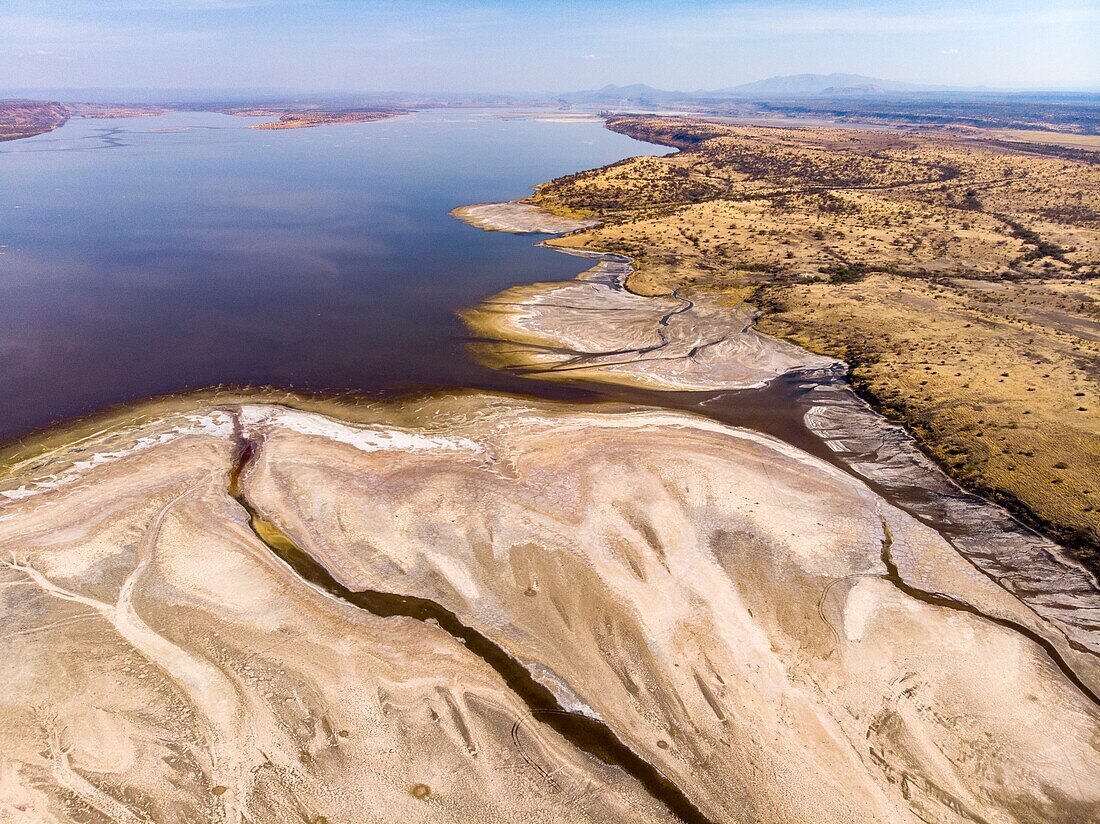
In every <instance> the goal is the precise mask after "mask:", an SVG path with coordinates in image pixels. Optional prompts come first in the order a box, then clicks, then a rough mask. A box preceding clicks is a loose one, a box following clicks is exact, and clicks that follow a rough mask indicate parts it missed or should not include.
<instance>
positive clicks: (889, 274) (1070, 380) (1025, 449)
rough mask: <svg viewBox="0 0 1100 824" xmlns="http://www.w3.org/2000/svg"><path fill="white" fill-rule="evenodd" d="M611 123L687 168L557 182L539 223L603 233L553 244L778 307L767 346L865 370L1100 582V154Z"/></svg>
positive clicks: (548, 191) (630, 166)
mask: <svg viewBox="0 0 1100 824" xmlns="http://www.w3.org/2000/svg"><path fill="white" fill-rule="evenodd" d="M608 125H609V127H610V128H612V129H614V130H616V131H620V132H623V133H625V134H629V135H631V136H633V137H637V138H640V139H644V140H650V141H654V142H660V143H665V144H668V145H670V146H676V147H678V148H680V149H681V151H680V152H679V153H677V154H673V155H669V156H666V157H661V158H650V157H646V158H634V159H630V160H626V161H623V162H621V163H618V164H614V165H612V166H609V167H606V168H603V169H598V170H594V171H591V172H582V173H579V174H575V175H570V176H567V177H563V178H560V179H558V180H555V181H552V182H550V183H547V184H545V185H543V186H541V187H540V188H539V189H538V191H537V192H536V194H535V196H534V202H536V203H538V204H539V205H541V206H543V207H545V208H547V209H549V210H551V211H554V212H556V213H558V214H562V215H570V216H574V217H591V216H597V217H599V218H600V219H601V220H602V221H603V224H602V225H601V226H600V227H598V228H595V229H590V230H587V231H584V232H581V233H577V234H573V235H569V236H567V237H563V238H559V239H556V240H554V241H551V243H552V244H554V245H559V246H563V247H572V248H582V249H588V250H599V251H606V252H616V253H620V254H625V255H629V256H631V257H632V258H634V260H635V262H636V270H635V272H634V273H633V274H632V275H631V276H630V278H629V279H628V281H627V286H628V288H629V289H630V290H631V291H634V292H636V293H638V294H642V295H652V296H657V295H669V294H671V293H672V292H674V291H677V293H678V294H685V293H689V292H691V291H694V292H695V293H698V294H706V293H707V292H719V293H723V294H724V295H725V296H726V297H727V298H728V299H733V300H747V301H750V302H752V303H754V304H756V305H758V306H760V307H762V308H763V309H764V310H765V311H764V314H763V316H762V317H761V318H760V321H759V323H760V328H761V329H763V330H764V331H767V332H771V333H773V334H777V335H780V336H783V337H787V338H789V339H791V340H794V341H796V342H798V343H800V344H802V345H804V346H807V347H809V348H810V349H812V350H814V351H816V352H819V353H822V354H827V355H831V356H835V357H840V358H843V359H845V360H847V361H848V362H849V364H850V365H851V367H852V379H853V382H854V383H855V385H856V386H857V387H858V388H859V389H861V390H862V391H864V392H865V393H866V394H867V395H869V396H870V397H871V398H872V399H873V400H874V401H875V402H876V403H877V404H879V405H880V406H881V407H882V408H883V409H884V410H885V411H887V412H888V413H890V414H892V415H894V416H896V417H898V418H900V419H902V420H904V421H905V423H906V424H907V425H908V426H909V427H910V428H911V429H912V431H913V432H914V433H915V434H916V435H917V437H918V438H919V439H920V440H921V442H922V444H923V445H924V446H925V448H926V449H928V450H929V451H930V452H931V453H932V454H933V455H935V456H936V457H937V458H938V459H939V460H940V461H941V462H942V463H943V464H944V465H945V466H946V467H948V468H949V469H950V470H951V471H952V472H953V474H954V475H955V477H957V478H959V479H961V480H963V481H965V482H967V483H968V484H970V485H971V486H973V487H975V488H978V489H981V490H984V491H986V492H988V493H990V494H992V495H993V496H994V497H996V498H997V499H999V500H1001V501H1002V502H1006V503H1010V504H1013V505H1016V506H1017V509H1018V511H1021V510H1022V511H1026V512H1027V513H1028V514H1029V515H1030V516H1032V517H1033V518H1034V519H1035V520H1037V521H1039V522H1041V523H1042V524H1044V525H1045V526H1046V527H1047V528H1048V529H1050V530H1051V531H1052V532H1053V533H1055V534H1056V535H1058V536H1059V537H1060V538H1061V539H1062V540H1064V541H1066V542H1067V543H1069V544H1071V545H1073V546H1074V547H1075V548H1076V549H1077V551H1078V552H1079V553H1080V554H1081V555H1082V556H1083V557H1085V558H1090V559H1091V561H1092V563H1093V565H1094V567H1095V565H1096V563H1097V562H1098V561H1100V558H1098V557H1097V555H1096V547H1097V544H1098V541H1100V481H1098V475H1100V390H1098V386H1097V377H1098V362H1100V361H1098V356H1100V302H1098V298H1100V295H1098V291H1097V290H1098V287H1097V281H1096V280H1095V278H1096V276H1097V275H1098V274H1100V157H1097V158H1096V160H1095V161H1090V160H1089V158H1090V157H1092V156H1091V155H1090V154H1089V153H1087V152H1081V151H1076V150H1073V151H1071V150H1067V149H1064V148H1060V147H1058V146H1049V147H1047V149H1048V150H1049V152H1050V153H1051V154H1050V155H1049V156H1048V155H1040V154H1035V153H1034V152H1035V151H1036V147H1039V148H1042V147H1041V145H1040V144H1037V143H1030V144H1027V146H1026V147H1022V148H1021V149H1020V150H1011V149H1008V148H1004V146H1003V144H1002V145H1000V146H992V145H983V144H982V143H981V142H979V141H975V140H974V136H973V135H972V134H969V133H968V135H967V137H966V139H965V140H963V139H962V138H961V137H959V136H958V135H954V136H952V135H949V134H947V133H944V134H942V135H937V134H936V133H917V132H906V133H898V132H885V131H855V130H841V129H820V128H805V129H775V128H762V127H750V126H731V125H722V124H715V123H706V122H698V121H688V120H683V119H676V118H657V117H649V118H613V119H612V120H610V121H609V122H608ZM1025 149H1026V151H1025ZM1063 155H1065V156H1063ZM1082 158H1085V159H1082Z"/></svg>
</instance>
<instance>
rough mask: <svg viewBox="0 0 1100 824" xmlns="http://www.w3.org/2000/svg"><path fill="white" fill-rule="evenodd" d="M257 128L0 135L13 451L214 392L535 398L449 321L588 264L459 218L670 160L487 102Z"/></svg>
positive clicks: (199, 123)
mask: <svg viewBox="0 0 1100 824" xmlns="http://www.w3.org/2000/svg"><path fill="white" fill-rule="evenodd" d="M255 122H260V121H259V119H244V118H237V117H230V116H227V115H218V114H207V113H173V114H168V115H165V116H162V117H151V118H136V119H125V120H73V121H71V122H70V123H69V124H67V125H66V126H64V127H63V128H61V129H59V130H57V131H55V132H52V133H50V134H45V135H40V136H38V137H35V138H31V139H28V140H20V141H14V142H10V143H0V387H2V388H3V392H2V396H0V440H10V439H12V438H15V437H19V436H20V435H22V434H24V433H26V432H27V431H29V430H31V429H34V428H38V427H41V426H44V425H46V424H49V423H51V422H54V421H57V420H60V419H65V418H69V417H73V416H76V415H81V414H85V413H88V412H93V411H95V410H98V409H102V408H104V407H106V406H109V405H111V404H115V403H120V402H124V401H129V400H134V399H137V398H142V397H147V396H151V395H159V394H164V393H170V392H176V391H180V390H185V389H194V388H200V387H207V386H213V385H219V384H230V385H252V386H277V387H285V388H294V389H298V390H301V391H340V390H352V391H357V392H363V393H375V392H380V391H387V392H389V391H401V390H406V389H409V390H411V389H415V388H423V387H448V386H468V387H483V388H490V389H512V390H515V389H519V388H526V389H528V390H530V389H531V388H533V387H532V384H535V383H540V382H535V381H523V380H521V379H518V378H514V377H511V376H508V375H502V374H498V373H494V372H491V371H489V370H486V369H483V368H482V367H480V366H478V365H477V364H475V363H474V362H473V361H472V360H471V359H470V358H469V357H468V355H467V354H466V351H465V346H464V337H465V331H464V329H463V326H462V324H461V322H460V321H459V320H458V319H457V318H456V316H455V312H456V311H458V310H460V309H463V308H465V307H468V306H471V305H473V304H475V303H477V302H478V301H480V300H481V299H482V298H485V297H487V296H489V295H491V294H493V293H495V292H497V291H499V290H500V289H502V288H505V287H506V286H510V285H513V284H517V283H530V282H532V281H536V280H552V279H564V278H568V277H572V276H574V275H575V274H577V273H579V272H580V271H582V270H583V269H585V268H587V266H588V265H589V264H587V263H586V262H585V261H584V260H581V259H578V258H573V257H569V256H566V255H562V254H558V253H556V252H552V251H550V250H546V249H541V248H534V247H533V244H534V243H535V242H536V241H537V240H538V238H537V237H532V236H530V235H527V236H514V235H504V234H500V233H489V232H484V231H482V230H479V229H475V228H472V227H469V226H467V225H465V224H463V223H461V222H460V221H458V220H456V219H454V218H452V217H450V216H449V215H448V212H449V211H450V210H451V209H452V208H453V207H455V206H458V205H462V204H466V203H474V202H484V201H499V200H507V199H511V198H516V197H522V196H524V195H526V194H528V193H529V191H530V187H531V186H532V185H533V184H536V183H539V182H541V181H544V180H548V179H550V178H552V177H556V176H558V175H562V174H566V173H569V172H574V171H577V170H579V169H585V168H591V167H594V166H601V165H604V164H606V163H610V162H613V161H616V160H619V159H621V158H624V157H629V156H632V155H639V154H665V153H667V152H668V151H669V150H668V149H667V148H664V147H660V146H652V145H649V144H644V143H640V142H638V141H635V140H632V139H630V138H627V137H624V136H622V135H618V134H615V133H613V132H609V131H607V130H606V129H604V128H603V125H602V123H598V122H568V123H563V122H552V121H550V120H547V119H545V118H543V119H538V118H532V117H516V116H514V115H508V116H505V115H504V114H503V113H501V112H494V111H476V110H435V111H427V112H421V113H417V114H414V115H411V116H407V117H401V118H397V119H394V120H388V121H381V122H377V123H364V124H345V125H337V126H329V127H321V128H314V129H294V130H286V131H274V132H272V131H257V130H254V129H249V128H247V127H248V125H249V124H251V123H255ZM540 390H541V393H542V394H546V393H547V392H553V391H555V390H554V389H553V388H548V387H545V386H541V387H540Z"/></svg>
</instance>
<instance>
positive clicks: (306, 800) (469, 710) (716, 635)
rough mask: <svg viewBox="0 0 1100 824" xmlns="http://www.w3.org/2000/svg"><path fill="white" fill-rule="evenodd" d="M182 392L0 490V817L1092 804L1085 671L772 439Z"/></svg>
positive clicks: (506, 404)
mask: <svg viewBox="0 0 1100 824" xmlns="http://www.w3.org/2000/svg"><path fill="white" fill-rule="evenodd" d="M204 404H206V402H202V403H198V402H196V403H195V404H193V405H192V406H191V408H189V409H185V410H182V411H180V412H178V413H171V414H169V413H162V414H159V415H157V416H155V417H152V418H148V417H146V418H144V419H143V420H141V421H138V420H135V421H134V422H132V423H130V424H128V425H126V426H121V425H113V426H111V427H109V428H107V429H106V430H104V431H100V432H95V433H92V434H90V435H89V436H87V437H84V438H83V439H81V440H80V442H79V443H78V444H76V445H74V446H64V445H55V446H54V447H53V448H52V450H51V451H50V452H48V453H44V454H43V455H41V456H38V457H35V458H31V459H26V460H25V461H24V463H23V464H22V465H21V466H20V467H19V470H18V472H17V473H15V474H14V475H9V477H7V478H5V480H4V481H3V484H2V487H3V489H4V490H6V491H7V492H8V493H10V494H8V495H6V496H5V501H4V502H3V503H2V505H0V547H2V551H3V569H2V570H0V573H2V580H3V587H2V588H0V603H2V604H3V606H2V610H3V616H4V626H5V633H4V635H3V641H2V643H3V646H4V654H5V658H6V660H8V661H9V662H12V663H11V665H10V666H8V667H6V668H5V670H4V673H3V676H2V679H3V680H2V681H0V684H2V686H0V703H2V705H3V713H4V717H5V719H6V722H5V724H4V725H3V727H2V729H0V735H2V736H3V756H2V757H0V758H2V761H0V776H2V780H0V805H2V809H3V810H4V817H5V818H6V819H7V820H13V821H20V820H24V821H30V820H33V821H50V820H58V821H78V820H79V821H83V820H97V819H100V818H104V819H113V820H120V821H145V820H156V821H185V820H225V821H244V820H252V821H257V820H263V821H276V820H280V821H281V820H306V821H333V822H335V821H342V820H382V821H429V820H431V821H469V820H492V821H562V820H599V821H608V820H631V821H673V820H675V818H674V814H673V812H672V810H676V811H677V813H676V814H677V815H678V816H679V817H680V818H681V819H684V820H689V821H712V822H718V821H722V822H726V821H731V822H732V821H785V822H789V821H814V822H825V821H845V822H848V821H853V820H857V821H919V820H926V821H927V820H935V821H973V820H985V821H1084V820H1091V819H1093V818H1095V817H1096V816H1097V815H1098V814H1100V758H1098V757H1097V756H1098V752H1097V746H1098V745H1097V742H1098V741H1100V709H1098V707H1097V703H1096V691H1097V689H1098V687H1100V668H1098V667H1097V665H1096V661H1095V657H1094V656H1092V655H1091V654H1090V653H1087V652H1082V651H1080V650H1077V649H1073V648H1071V647H1070V645H1068V644H1067V642H1066V639H1065V637H1064V635H1063V634H1062V632H1061V631H1060V630H1059V629H1058V627H1057V626H1056V625H1055V624H1054V623H1052V622H1051V621H1049V620H1048V619H1046V618H1044V617H1042V616H1041V615H1038V614H1036V613H1035V612H1034V611H1033V610H1032V609H1030V608H1029V607H1028V606H1027V605H1025V604H1024V603H1022V602H1021V601H1019V600H1018V599H1017V598H1016V597H1014V596H1013V595H1012V594H1011V592H1010V591H1009V590H1007V589H1005V588H1003V587H1000V586H998V585H997V584H996V583H995V582H994V581H993V580H991V579H990V578H988V577H986V576H985V575H983V574H981V573H980V572H978V571H976V570H975V569H974V567H973V566H971V564H969V563H968V562H967V561H966V560H965V559H963V558H962V557H961V556H960V555H959V554H958V553H957V552H956V551H955V549H954V548H953V547H952V546H951V545H950V544H949V543H947V542H946V541H945V540H944V539H943V538H942V537H941V536H940V535H938V534H937V533H936V532H935V531H933V530H932V529H930V528H928V527H926V526H923V525H922V524H920V523H918V522H917V521H916V520H914V519H913V518H912V517H910V516H908V515H906V514H905V513H904V512H902V511H900V510H898V509H896V508H895V507H893V506H891V505H890V504H889V503H887V502H886V501H885V500H884V499H882V498H880V497H879V496H877V495H876V494H875V493H874V492H872V491H871V490H870V489H869V488H868V487H867V486H866V485H864V484H863V483H862V482H860V481H859V480H858V479H856V478H854V477H852V476H851V475H849V474H847V473H844V472H842V471H840V470H838V469H836V468H834V467H832V466H830V465H828V464H826V463H823V462H822V461H819V460H817V459H814V458H812V457H810V456H808V455H806V454H805V453H802V452H800V451H798V450H796V449H794V448H792V447H790V446H788V445H785V444H783V443H781V442H779V441H775V440H772V439H770V438H767V437H764V436H761V435H758V434H756V433H752V432H749V431H745V430H739V429H734V428H730V427H725V426H722V425H720V424H718V423H716V422H714V421H710V420H707V419H704V418H700V417H696V416H690V415H686V414H680V413H672V412H664V411H655V410H617V411H608V410H600V409H589V410H585V411H578V410H576V409H573V408H569V407H564V406H556V405H551V404H539V403H534V402H526V401H518V400H514V399H509V398H504V397H494V396H485V395H473V394H470V395H460V396H450V397H439V398H433V399H425V400H422V401H419V402H416V403H411V402H410V403H407V404H405V405H403V406H385V405H374V406H367V407H360V408H358V409H356V410H348V411H347V412H345V411H342V410H332V411H331V412H330V413H329V414H321V413H320V411H318V410H317V409H313V410H311V411H307V410H303V409H294V408H289V407H286V406H279V405H273V404H269V403H244V404H236V403H234V404H226V405H221V406H208V405H204ZM337 415H346V417H347V419H341V418H340V417H337ZM352 417H354V418H355V421H354V422H353V421H352V420H350V419H351V418H352ZM16 476H17V477H16ZM540 690H541V691H540ZM547 696H549V697H547ZM547 702H551V703H547ZM533 706H534V711H533V709H532V707H533ZM548 706H556V707H557V708H558V709H557V710H554V711H553V712H556V713H560V714H561V716H562V719H561V720H559V721H555V722H553V723H551V722H550V721H548V715H552V714H553V712H551V711H549V710H547V709H546V707H548ZM617 747H621V748H625V751H624V750H623V749H616V748H617ZM624 752H625V753H626V754H630V755H631V756H632V757H633V759H634V760H631V758H628V757H626V756H625V755H624Z"/></svg>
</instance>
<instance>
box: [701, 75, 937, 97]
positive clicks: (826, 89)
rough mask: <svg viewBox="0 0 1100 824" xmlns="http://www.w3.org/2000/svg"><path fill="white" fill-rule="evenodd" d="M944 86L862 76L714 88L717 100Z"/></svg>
mask: <svg viewBox="0 0 1100 824" xmlns="http://www.w3.org/2000/svg"><path fill="white" fill-rule="evenodd" d="M941 89H942V87H934V86H917V85H914V84H912V83H899V82H898V81H896V80H882V79H880V78H877V77H864V76H863V75H861V74H788V75H783V76H781V77H769V78H768V79H767V80H757V81H756V82H754V83H742V84H741V85H740V86H727V87H726V88H724V89H715V90H714V91H713V92H708V94H710V95H713V96H716V97H719V96H720V97H749V98H753V97H819V96H820V97H835V96H842V95H854V94H857V95H858V94H897V93H899V92H921V91H939V90H941Z"/></svg>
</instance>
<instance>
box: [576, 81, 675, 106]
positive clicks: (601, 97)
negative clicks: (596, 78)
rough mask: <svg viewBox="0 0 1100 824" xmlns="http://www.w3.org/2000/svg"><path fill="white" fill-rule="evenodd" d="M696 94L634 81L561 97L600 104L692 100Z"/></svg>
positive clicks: (578, 101)
mask: <svg viewBox="0 0 1100 824" xmlns="http://www.w3.org/2000/svg"><path fill="white" fill-rule="evenodd" d="M693 97H695V95H692V94H689V93H687V92H670V91H665V90H664V89H655V88H653V87H652V86H646V85H645V84H643V83H632V84H631V85H629V86H616V85H614V84H609V85H607V86H604V87H603V88H602V89H593V90H590V91H583V92H566V93H565V94H563V95H560V98H561V99H562V100H564V101H566V102H568V103H599V104H608V105H613V104H626V103H633V104H638V103H671V102H675V101H677V100H690V99H691V98H693Z"/></svg>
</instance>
